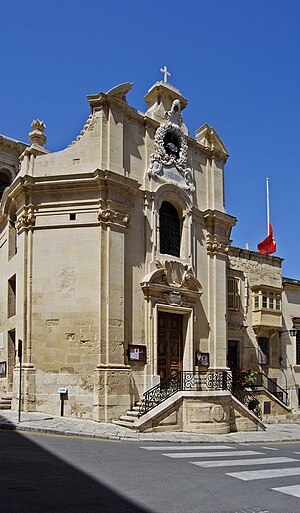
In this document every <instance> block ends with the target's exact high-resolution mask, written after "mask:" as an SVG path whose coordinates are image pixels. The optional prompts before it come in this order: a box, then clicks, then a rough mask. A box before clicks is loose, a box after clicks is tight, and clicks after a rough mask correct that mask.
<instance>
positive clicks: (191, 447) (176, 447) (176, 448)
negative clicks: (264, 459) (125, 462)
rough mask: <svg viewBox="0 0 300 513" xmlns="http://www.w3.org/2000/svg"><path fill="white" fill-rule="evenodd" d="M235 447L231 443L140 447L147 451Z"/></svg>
mask: <svg viewBox="0 0 300 513" xmlns="http://www.w3.org/2000/svg"><path fill="white" fill-rule="evenodd" d="M232 448H233V447H231V446H229V445H161V446H160V447H157V446H152V445H151V446H148V447H147V446H145V447H140V449H146V451H187V450H189V451H190V450H191V449H197V450H199V449H203V450H210V449H214V450H215V449H232Z"/></svg>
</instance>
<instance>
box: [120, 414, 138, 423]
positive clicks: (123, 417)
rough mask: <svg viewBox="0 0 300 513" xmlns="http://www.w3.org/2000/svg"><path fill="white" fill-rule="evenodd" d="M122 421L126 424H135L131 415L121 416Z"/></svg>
mask: <svg viewBox="0 0 300 513" xmlns="http://www.w3.org/2000/svg"><path fill="white" fill-rule="evenodd" d="M120 420H122V422H123V421H125V422H131V424H133V423H134V421H135V418H134V417H130V416H129V415H121V416H120Z"/></svg>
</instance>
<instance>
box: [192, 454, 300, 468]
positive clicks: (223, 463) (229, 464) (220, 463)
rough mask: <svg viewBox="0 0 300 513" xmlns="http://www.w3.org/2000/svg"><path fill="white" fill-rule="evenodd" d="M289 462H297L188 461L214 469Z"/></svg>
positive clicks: (252, 460)
mask: <svg viewBox="0 0 300 513" xmlns="http://www.w3.org/2000/svg"><path fill="white" fill-rule="evenodd" d="M291 461H299V460H298V459H295V458H285V457H284V456H282V457H280V458H252V459H251V458H249V459H246V460H215V461H190V462H189V463H192V465H197V466H198V467H206V468H209V467H211V468H215V467H235V466H240V465H268V464H269V463H270V464H273V465H274V464H275V463H290V462H291Z"/></svg>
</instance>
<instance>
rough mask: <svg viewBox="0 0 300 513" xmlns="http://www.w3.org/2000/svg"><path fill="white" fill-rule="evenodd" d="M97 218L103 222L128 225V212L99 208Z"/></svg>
mask: <svg viewBox="0 0 300 513" xmlns="http://www.w3.org/2000/svg"><path fill="white" fill-rule="evenodd" d="M98 220H99V221H100V222H104V223H111V224H118V225H120V226H125V227H127V226H128V225H129V214H127V213H125V212H119V211H115V210H112V209H111V208H105V209H103V208H99V210H98Z"/></svg>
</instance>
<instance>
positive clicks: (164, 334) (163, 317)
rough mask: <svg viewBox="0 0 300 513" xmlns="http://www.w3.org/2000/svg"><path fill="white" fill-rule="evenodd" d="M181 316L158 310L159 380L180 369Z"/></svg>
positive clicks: (181, 353)
mask: <svg viewBox="0 0 300 513" xmlns="http://www.w3.org/2000/svg"><path fill="white" fill-rule="evenodd" d="M182 317H183V316H182V315H179V314H175V313H168V312H158V330H157V331H158V333H157V337H158V338H157V373H158V374H159V376H160V379H161V381H162V380H164V379H166V378H168V377H169V376H171V375H172V374H176V373H177V372H178V371H180V370H182V355H183V348H182V338H183V337H182Z"/></svg>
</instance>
